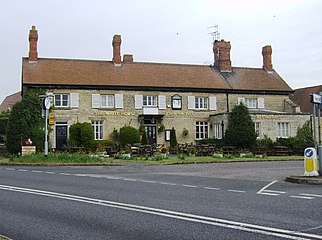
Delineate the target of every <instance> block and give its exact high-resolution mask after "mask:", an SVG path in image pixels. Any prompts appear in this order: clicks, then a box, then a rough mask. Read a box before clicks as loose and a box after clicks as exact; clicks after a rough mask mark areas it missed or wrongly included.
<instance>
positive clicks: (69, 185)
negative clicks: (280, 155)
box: [0, 162, 322, 240]
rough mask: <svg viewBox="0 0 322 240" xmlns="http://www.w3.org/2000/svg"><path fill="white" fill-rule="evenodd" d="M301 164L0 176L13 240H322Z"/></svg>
mask: <svg viewBox="0 0 322 240" xmlns="http://www.w3.org/2000/svg"><path fill="white" fill-rule="evenodd" d="M302 173H303V164H302V162H256V163H229V164H200V165H177V166H142V165H136V164H134V165H128V166H118V167H116V166H113V167H27V166H19V167H18V166H2V167H0V235H5V236H8V237H10V238H12V239H15V240H18V239H322V187H321V186H314V185H298V184H292V183H287V182H284V181H283V180H284V179H285V177H286V176H288V175H299V174H302Z"/></svg>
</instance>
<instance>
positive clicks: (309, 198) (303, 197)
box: [290, 196, 314, 200]
mask: <svg viewBox="0 0 322 240" xmlns="http://www.w3.org/2000/svg"><path fill="white" fill-rule="evenodd" d="M290 197H291V198H300V199H308V200H312V199H314V197H305V196H290Z"/></svg>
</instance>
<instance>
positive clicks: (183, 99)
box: [22, 26, 309, 149]
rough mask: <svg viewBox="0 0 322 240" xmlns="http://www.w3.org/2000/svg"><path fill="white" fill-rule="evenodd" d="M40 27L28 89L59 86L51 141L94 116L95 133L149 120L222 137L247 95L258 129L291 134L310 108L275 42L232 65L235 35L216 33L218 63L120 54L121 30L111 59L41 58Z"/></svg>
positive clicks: (160, 135) (25, 64) (151, 136)
mask: <svg viewBox="0 0 322 240" xmlns="http://www.w3.org/2000/svg"><path fill="white" fill-rule="evenodd" d="M37 40H38V33H37V30H36V28H35V27H34V26H33V27H32V29H31V30H30V34H29V43H30V49H29V57H24V58H23V59H22V89H23V91H26V89H28V88H44V89H46V90H47V91H48V92H52V93H54V106H53V111H52V114H53V116H54V118H55V121H54V125H53V127H52V128H53V131H52V132H51V135H50V140H51V145H52V147H54V148H57V149H59V148H61V147H62V145H63V144H65V143H66V142H67V138H68V128H69V126H70V125H72V124H74V123H76V122H90V123H92V125H93V128H94V135H95V136H94V137H95V139H108V138H109V136H110V134H111V133H112V131H113V130H114V129H116V130H119V129H120V128H121V127H122V126H124V125H131V126H133V127H135V128H137V129H139V128H140V127H142V126H144V127H145V129H146V132H147V135H148V141H149V142H150V143H151V144H153V143H157V144H164V143H165V144H167V141H168V140H169V138H168V137H169V130H170V129H171V128H172V127H174V128H175V130H176V134H177V140H178V142H179V143H184V142H195V141H196V140H199V139H205V138H222V137H223V135H224V131H225V129H226V127H227V122H228V115H229V112H230V111H231V109H232V108H233V107H234V106H235V105H237V104H239V103H244V104H245V105H246V106H247V107H248V108H249V110H250V113H251V116H252V118H253V121H254V122H255V124H256V131H257V133H258V137H259V138H261V137H263V136H264V134H265V135H267V136H269V137H271V138H272V139H275V138H276V137H289V136H294V135H295V134H296V130H297V128H298V127H299V126H301V125H302V124H303V123H304V122H305V121H307V120H309V115H307V114H302V113H298V112H296V109H297V108H296V106H295V105H294V103H293V102H292V101H291V100H290V99H289V94H290V93H292V92H293V91H292V89H291V88H290V87H289V86H288V85H287V83H286V82H285V81H284V80H283V79H282V78H281V77H280V76H279V75H278V74H277V73H276V72H275V70H274V69H273V65H272V61H271V54H272V49H271V46H265V47H263V50H262V54H263V67H262V68H245V67H232V65H231V60H230V48H231V46H230V42H227V41H224V40H221V41H215V42H214V45H213V52H214V64H213V65H211V66H205V65H187V64H164V63H147V62H135V61H134V60H133V56H132V55H129V54H125V55H124V56H123V59H122V57H121V36H120V35H115V36H114V37H113V40H112V46H113V57H112V61H97V60H75V59H53V58H39V57H38V52H37Z"/></svg>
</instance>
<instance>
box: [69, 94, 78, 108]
mask: <svg viewBox="0 0 322 240" xmlns="http://www.w3.org/2000/svg"><path fill="white" fill-rule="evenodd" d="M78 106H79V93H71V94H70V107H71V108H78Z"/></svg>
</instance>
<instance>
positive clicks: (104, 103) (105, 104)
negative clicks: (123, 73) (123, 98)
mask: <svg viewBox="0 0 322 240" xmlns="http://www.w3.org/2000/svg"><path fill="white" fill-rule="evenodd" d="M101 108H114V95H101Z"/></svg>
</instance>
